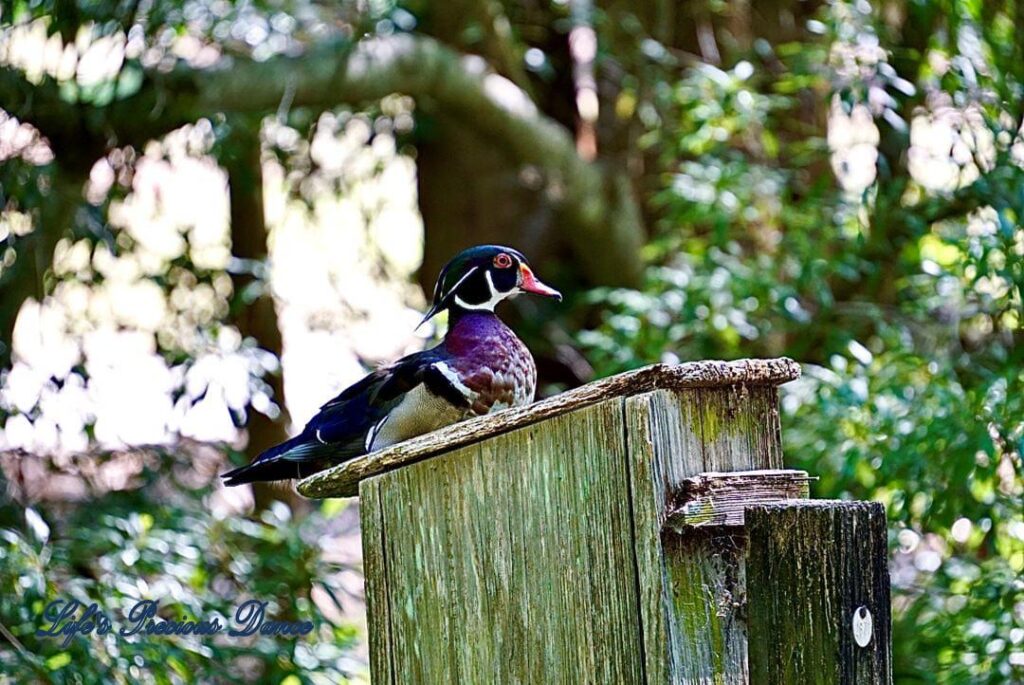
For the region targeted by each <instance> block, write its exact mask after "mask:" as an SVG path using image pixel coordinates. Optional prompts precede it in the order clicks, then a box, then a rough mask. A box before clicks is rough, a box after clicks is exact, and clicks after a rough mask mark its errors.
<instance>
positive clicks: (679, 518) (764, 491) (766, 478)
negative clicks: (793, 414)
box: [665, 469, 813, 532]
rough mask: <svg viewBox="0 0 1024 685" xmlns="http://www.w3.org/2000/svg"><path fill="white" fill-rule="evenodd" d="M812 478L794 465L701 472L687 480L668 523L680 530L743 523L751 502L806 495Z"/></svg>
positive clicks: (684, 481) (679, 491)
mask: <svg viewBox="0 0 1024 685" xmlns="http://www.w3.org/2000/svg"><path fill="white" fill-rule="evenodd" d="M811 480H813V479H812V478H811V477H810V476H808V475H807V472H806V471H797V470H793V469H780V470H771V469H762V470H757V471H732V472H728V471H726V472H709V473H701V474H698V475H696V476H694V477H692V478H686V479H684V480H683V482H682V485H681V486H680V488H679V490H678V492H677V494H676V495H675V497H674V499H673V501H672V503H671V504H670V509H671V511H670V513H669V516H668V521H667V522H666V524H665V525H666V526H668V527H669V528H673V529H675V530H677V531H680V532H685V531H686V530H687V529H690V528H713V527H716V526H742V525H743V523H744V519H743V511H744V509H745V508H746V507H747V506H750V505H752V504H768V503H770V502H776V501H779V500H787V499H801V498H806V497H807V495H808V493H809V490H810V488H809V486H808V484H809V483H810V481H811Z"/></svg>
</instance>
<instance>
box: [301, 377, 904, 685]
mask: <svg viewBox="0 0 1024 685" xmlns="http://www.w3.org/2000/svg"><path fill="white" fill-rule="evenodd" d="M798 375H799V367H798V366H797V365H796V364H795V363H794V362H793V361H791V360H789V359H771V360H743V361H735V362H695V363H688V364H680V365H675V366H668V365H656V366H651V367H647V368H643V369H639V370H637V371H632V372H629V373H625V374H621V375H618V376H614V377H611V378H606V379H603V380H600V381H596V382H594V383H591V384H589V385H586V386H583V387H581V388H577V389H575V390H572V391H570V392H567V393H564V394H561V395H557V396H555V397H552V398H550V399H546V400H543V401H540V402H537V403H536V404H533V405H531V406H529V407H523V408H516V409H508V410H504V411H501V412H499V413H496V414H493V415H490V416H486V417H481V418H478V419H473V420H470V421H466V422H463V423H460V424H456V425H453V426H450V427H448V428H446V429H443V430H440V431H437V432H435V433H432V434H429V435H425V436H421V437H419V438H416V439H413V440H410V441H407V442H405V443H402V444H399V445H395V446H393V447H390V448H387V449H384V450H382V451H379V452H376V453H373V454H369V455H366V456H364V457H360V458H357V459H354V460H352V461H349V462H347V463H344V464H341V465H339V466H337V467H335V468H333V469H331V470H328V471H325V472H322V473H319V474H316V475H314V476H312V477H309V478H307V479H305V480H303V481H302V482H301V483H300V484H299V490H300V492H302V493H303V494H305V495H306V496H309V497H347V496H352V495H357V494H358V495H359V498H360V507H361V517H362V535H363V551H364V568H365V575H366V595H367V604H368V612H369V629H370V649H371V671H372V677H373V681H374V682H375V683H389V684H391V683H394V684H396V685H398V684H404V683H427V684H434V683H524V684H529V685H536V684H541V683H572V684H574V685H575V684H576V683H613V684H618V683H652V684H653V683H748V682H749V683H888V682H890V679H891V676H890V632H889V631H890V619H889V581H888V572H887V564H886V560H887V554H886V529H885V515H884V512H883V510H882V507H881V506H880V505H877V504H867V503H858V502H825V501H815V500H809V499H806V498H807V495H808V481H809V480H810V478H809V477H808V475H807V474H806V473H804V472H800V471H793V470H786V469H785V468H784V463H783V453H782V443H781V435H780V426H779V401H778V386H779V385H780V384H782V383H785V382H787V381H790V380H793V379H795V378H797V377H798Z"/></svg>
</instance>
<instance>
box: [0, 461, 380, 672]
mask: <svg viewBox="0 0 1024 685" xmlns="http://www.w3.org/2000/svg"><path fill="white" fill-rule="evenodd" d="M108 466H109V464H108ZM194 466H195V465H194V464H189V463H186V461H185V458H183V456H181V455H179V456H176V457H175V456H170V455H168V454H160V455H158V459H156V460H155V461H151V463H147V465H146V467H145V468H144V469H142V470H141V472H140V473H139V474H138V475H137V477H136V478H135V479H134V480H133V481H132V483H131V487H128V488H125V489H121V490H114V491H110V492H107V493H105V494H103V495H102V496H97V497H94V498H90V499H88V500H86V501H85V502H84V503H81V504H68V503H67V502H51V503H49V505H47V504H45V503H44V504H37V505H35V507H31V506H30V507H22V506H17V505H15V504H14V503H13V502H11V503H5V504H3V505H2V506H0V616H3V625H4V628H5V629H6V631H8V632H6V633H5V639H2V640H0V663H3V669H2V672H0V682H3V683H32V682H52V683H83V682H85V683H228V682H238V680H239V679H241V680H245V681H257V680H258V681H259V682H274V683H282V682H287V683H292V682H308V683H339V682H349V678H351V677H352V676H353V675H358V674H359V672H360V670H361V668H362V667H361V666H360V664H359V663H358V662H357V661H354V660H353V659H352V658H351V656H350V652H351V649H352V647H353V646H354V644H355V643H356V640H357V634H358V633H357V631H356V628H355V626H354V625H352V624H349V623H344V622H342V623H337V624H335V623H332V622H331V621H329V620H328V619H326V618H324V616H323V614H322V613H321V611H320V610H319V609H318V608H317V607H316V606H315V605H314V603H313V600H312V599H311V597H310V591H311V589H312V588H320V589H322V590H324V594H325V595H326V596H327V597H330V598H333V600H334V601H335V602H337V601H338V599H337V597H338V595H339V594H340V593H342V592H343V590H342V589H341V588H340V587H338V586H337V585H336V580H337V573H338V572H339V571H340V570H341V567H340V566H339V565H338V564H336V563H330V562H327V561H325V560H324V559H323V557H322V553H321V551H320V547H319V544H318V543H319V542H320V540H321V538H322V537H323V536H324V535H325V533H326V532H327V529H328V526H329V524H330V522H331V520H332V517H333V516H335V515H336V514H337V513H338V507H337V506H336V504H337V503H328V504H325V506H324V508H323V509H322V510H321V511H320V512H316V513H313V514H311V515H309V516H306V517H304V518H302V519H301V520H296V519H293V518H292V514H291V510H290V509H289V508H288V506H287V505H285V504H284V503H282V502H275V503H273V505H272V506H270V507H269V508H268V509H266V510H264V511H263V512H262V513H261V514H260V515H259V517H258V518H255V519H251V518H245V517H241V516H238V515H237V513H233V512H231V511H230V507H228V508H225V505H224V503H223V502H221V504H220V506H219V507H218V506H214V505H213V504H212V497H213V495H214V487H213V485H212V484H211V483H210V482H209V480H208V479H209V476H210V475H212V474H211V473H206V474H205V479H202V478H198V476H197V473H196V470H195V468H194ZM103 468H104V465H103V464H98V465H97V469H98V470H102V469H103ZM204 481H205V482H204ZM2 485H4V486H6V487H10V485H9V484H7V483H2ZM218 489H219V486H218ZM253 598H255V599H259V600H261V601H267V600H269V604H268V606H267V608H266V613H265V619H266V620H267V621H270V620H284V621H312V622H313V624H314V631H313V632H312V633H311V634H309V635H307V636H304V637H290V638H285V637H275V636H263V635H258V636H253V637H229V636H228V635H227V631H228V630H229V629H231V628H235V627H238V624H237V623H235V622H234V617H235V610H236V609H237V607H238V606H239V605H241V604H242V603H243V602H244V601H246V600H248V599H253ZM55 599H65V600H72V599H73V600H78V601H79V602H82V603H83V604H84V605H85V606H88V605H90V604H92V603H94V602H95V603H96V604H97V605H98V607H99V610H100V611H101V612H102V613H104V614H105V615H106V617H107V618H108V619H109V620H110V622H111V624H112V628H113V629H112V631H111V632H110V633H108V634H107V635H104V636H100V635H97V633H96V632H95V631H94V632H92V633H91V634H89V635H87V636H81V635H76V636H75V637H74V638H73V639H71V640H70V644H68V645H67V647H64V646H63V645H62V643H63V641H64V637H63V636H62V637H56V638H55V637H37V636H36V634H35V633H36V630H38V629H41V628H43V627H45V626H44V625H43V622H41V620H40V616H41V615H42V613H43V609H44V608H45V607H46V605H47V604H48V603H49V602H51V601H53V600H55ZM142 599H157V600H159V607H160V610H159V613H158V617H159V619H164V620H176V621H207V620H212V619H214V618H218V619H219V621H220V623H221V625H223V626H225V628H224V629H223V630H222V631H221V632H220V633H219V634H218V635H217V636H215V637H209V636H203V637H199V636H193V637H184V636H155V635H151V636H144V635H136V636H131V637H119V636H117V632H118V631H119V630H120V629H121V628H129V629H130V628H131V626H132V625H133V624H132V623H131V622H130V621H129V620H128V618H127V615H128V612H129V610H130V609H131V607H132V606H134V605H135V603H136V602H138V601H139V600H142ZM339 606H340V605H339ZM82 614H83V611H82V610H79V612H78V618H81V617H82ZM46 625H49V624H46ZM7 635H10V637H7ZM289 678H290V679H289ZM295 678H299V680H295Z"/></svg>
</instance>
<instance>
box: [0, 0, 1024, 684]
mask: <svg viewBox="0 0 1024 685" xmlns="http://www.w3.org/2000/svg"><path fill="white" fill-rule="evenodd" d="M1022 13H1024V9H1022V7H1021V5H1020V3H1016V2H1003V1H1001V0H994V1H992V2H989V1H986V2H983V3H982V2H976V1H968V0H887V1H882V0H878V1H875V2H872V1H869V0H856V1H855V2H846V1H845V0H832V1H831V2H821V1H818V0H802V1H801V0H768V1H766V2H757V3H753V2H749V1H746V0H744V1H740V2H729V3H726V2H722V1H721V0H687V1H686V2H675V1H673V0H641V1H639V2H620V1H617V0H609V1H607V2H593V1H591V0H521V1H513V0H446V1H445V2H427V1H426V0H412V1H410V2H395V1H393V0H338V1H336V2H323V1H318V0H237V1H235V0H88V1H87V0H14V1H13V2H5V3H3V5H2V15H0V22H2V25H0V422H2V434H0V451H2V459H0V462H2V466H3V472H2V473H3V475H2V478H3V481H4V482H3V483H2V484H0V486H2V488H3V494H2V495H0V545H2V546H0V663H2V664H3V667H2V669H0V682H4V683H7V682H10V683H28V682H59V683H63V682H84V683H99V682H126V683H127V682H153V683H178V682H183V683H192V682H204V683H205V682H228V681H231V682H234V681H237V680H258V681H260V682H271V683H285V684H286V685H298V684H299V683H320V682H324V683H326V682H331V683H334V682H340V681H345V680H347V679H351V680H352V681H357V682H358V681H364V680H365V679H366V665H365V661H366V645H365V640H366V637H365V619H364V616H363V604H362V585H361V581H362V578H361V574H360V563H361V562H360V547H359V531H358V503H357V502H355V501H346V500H330V501H325V502H308V501H304V500H302V499H301V498H299V497H298V496H296V495H294V494H293V493H291V492H290V490H289V489H288V488H276V489H274V488H263V487H261V488H258V489H256V490H255V491H253V490H250V489H249V488H248V487H245V488H233V489H230V490H225V489H224V488H222V487H221V486H220V485H219V484H218V483H217V479H216V474H217V473H219V472H222V471H223V470H225V469H227V468H228V467H229V466H230V465H231V464H241V463H244V462H246V461H247V460H248V459H249V458H251V457H252V456H253V455H254V454H256V453H258V452H259V451H260V450H262V449H263V448H265V447H267V446H269V445H271V444H274V443H276V442H278V441H280V440H283V439H284V438H285V437H287V436H288V435H289V434H290V433H293V432H295V431H297V430H298V429H300V428H301V426H302V425H303V423H304V422H305V421H306V420H307V419H308V418H309V417H310V416H311V415H312V414H313V413H314V412H315V410H316V408H317V407H318V406H319V405H320V404H321V403H322V402H324V401H326V400H327V399H329V398H331V397H332V396H333V395H334V394H336V393H337V392H338V391H340V390H341V389H342V388H344V387H345V386H346V385H348V384H349V383H351V382H353V381H355V380H356V379H358V378H359V377H360V376H361V375H362V374H363V373H364V372H365V371H366V370H367V369H369V368H372V367H373V366H374V365H376V364H378V363H380V362H383V361H387V360H390V359H393V358H395V357H397V356H398V355H400V354H402V353H405V352H409V351H412V350H416V349H420V348H422V347H423V346H425V345H427V344H429V343H430V342H431V340H432V339H433V338H435V337H436V336H437V335H438V334H439V333H443V322H441V323H440V324H439V325H438V328H437V329H429V327H425V328H424V329H421V330H420V331H419V332H418V333H417V332H414V327H415V325H416V322H417V321H418V318H419V313H420V312H421V311H422V310H423V309H424V307H425V305H426V299H425V296H424V289H425V288H426V289H427V291H426V292H429V287H430V286H431V285H432V282H433V279H434V278H435V277H436V274H437V272H438V270H439V268H440V266H441V265H442V264H443V263H444V262H445V261H446V260H447V259H448V258H449V257H450V256H452V255H453V254H454V253H455V252H456V251H457V250H459V249H460V248H462V247H465V246H468V245H471V244H476V243H485V242H498V243H506V244H509V245H512V246H515V247H517V248H519V249H520V250H522V251H523V252H525V253H526V254H527V255H528V256H529V258H530V259H531V261H532V263H533V265H534V267H535V269H536V270H537V273H538V274H539V275H540V276H541V277H542V278H544V279H545V280H546V281H548V282H550V283H552V284H553V285H555V286H556V287H558V288H559V289H561V290H562V291H563V292H564V293H566V294H567V296H568V297H567V301H566V302H565V303H564V304H562V305H560V306H556V305H549V303H541V302H538V301H536V300H535V299H532V300H528V299H526V298H520V299H519V300H516V301H514V302H513V303H511V304H507V305H505V310H504V312H503V315H504V316H505V317H506V319H507V320H509V321H510V322H511V323H512V324H513V325H514V327H515V328H516V329H517V330H518V331H519V332H520V334H521V336H522V337H523V338H524V339H525V340H526V341H527V343H528V344H529V346H530V347H531V349H533V350H534V353H535V355H536V356H537V358H538V364H539V367H540V374H541V394H550V393H553V392H557V391H559V390H562V389H565V388H568V387H572V386H575V385H578V384H580V383H584V382H586V381H588V380H591V379H593V378H597V377H601V376H605V375H608V374H612V373H616V372H619V371H623V370H626V369H629V368H634V367H636V366H640V365H643V364H648V363H651V362H657V361H668V362H676V361H685V360H690V359H704V358H726V359H728V358H736V357H746V356H777V355H789V356H791V357H793V358H795V359H797V360H798V361H800V362H801V363H802V364H804V378H803V379H802V380H800V381H799V382H797V383H793V384H790V385H789V386H786V387H785V388H784V389H783V409H784V413H783V417H782V421H783V433H784V442H785V450H786V455H787V461H788V463H789V465H791V466H793V467H798V468H803V469H807V470H808V471H810V472H811V473H812V474H815V475H818V476H820V480H819V481H818V482H817V484H816V485H815V486H814V494H815V496H817V497H851V498H858V499H871V500H875V501H879V502H882V503H883V504H884V505H885V506H886V508H887V512H888V516H889V521H890V546H891V552H892V563H891V568H892V578H893V599H894V623H895V625H894V629H895V639H894V646H893V648H894V659H895V676H896V680H897V682H899V683H1008V682H1009V683H1014V682H1016V683H1020V682H1024V513H1022V499H1024V476H1022V463H1021V451H1022V445H1024V392H1022V391H1024V371H1022V365H1021V362H1022V358H1024V345H1022V344H1021V343H1022V340H1024V333H1022V299H1021V297H1022V287H1024V229H1022V228H1021V217H1022V215H1024V138H1022V130H1021V126H1022V123H1024V98H1022V96H1024V32H1021V31H1020V30H1019V29H1018V27H1019V26H1020V25H1021V23H1022V22H1024V16H1022ZM58 596H64V597H73V598H76V599H79V600H82V601H84V602H86V603H90V602H93V601H95V602H98V603H99V604H100V606H101V608H103V609H104V610H106V611H107V613H108V615H109V616H111V618H113V619H114V620H115V623H117V622H118V621H119V620H120V616H121V612H122V611H123V610H124V609H125V608H126V607H127V606H130V605H131V604H133V603H134V601H135V599H138V598H143V597H145V598H160V600H161V606H162V611H161V615H162V616H163V617H165V618H181V617H193V618H195V617H204V616H208V615H212V614H214V613H215V612H220V614H221V615H222V616H224V615H228V614H230V612H231V608H232V607H234V606H236V605H237V604H238V602H239V600H240V599H241V598H243V597H250V596H255V597H257V598H260V599H270V600H271V606H270V607H269V609H268V613H269V614H270V615H271V616H274V617H279V618H285V619H289V618H290V619H294V620H297V619H305V618H312V619H313V620H315V621H316V622H317V626H318V627H317V633H316V635H314V636H311V637H310V638H307V639H300V640H295V641H288V640H279V639H273V638H252V639H249V640H246V641H238V640H198V639H188V638H177V639H162V640H151V641H141V640H139V641H135V642H131V641H126V640H116V639H114V638H113V637H112V636H108V637H106V638H104V637H99V636H95V635H93V636H90V637H86V638H79V639H77V640H75V641H74V642H72V643H71V644H70V645H69V646H67V647H62V646H61V645H60V643H59V642H58V641H54V640H40V639H38V638H36V637H34V632H35V630H36V629H37V628H38V627H40V626H39V619H38V616H39V614H40V612H41V610H42V608H43V606H44V605H45V603H46V602H48V601H49V600H51V599H53V598H55V597H58Z"/></svg>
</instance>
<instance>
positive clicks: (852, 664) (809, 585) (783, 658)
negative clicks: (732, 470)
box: [746, 500, 892, 685]
mask: <svg viewBox="0 0 1024 685" xmlns="http://www.w3.org/2000/svg"><path fill="white" fill-rule="evenodd" d="M746 516H747V530H748V534H749V545H750V553H749V557H748V559H747V578H748V583H747V585H748V598H749V605H750V606H749V619H748V621H749V626H750V630H751V634H752V635H757V636H758V639H756V640H752V641H751V644H750V676H751V682H753V683H757V684H758V685H776V684H779V685H782V684H788V683H808V684H809V685H815V684H819V683H820V684H823V685H824V684H825V683H828V684H829V685H832V684H835V685H853V684H856V685H868V684H871V685H874V684H882V685H885V684H888V683H891V682H892V672H891V654H890V651H891V642H890V641H891V632H890V630H891V628H890V608H889V607H890V605H889V572H888V567H887V562H888V555H887V553H886V525H885V510H884V509H883V507H882V505H881V504H878V503H875V502H834V501H826V500H820V501H813V500H803V501H794V502H783V503H777V504H768V505H757V506H752V507H750V508H749V509H748V511H747V514H746ZM862 606H863V607H866V608H867V610H868V611H870V613H871V618H872V624H873V630H872V635H871V641H870V642H869V643H868V644H867V645H866V646H864V647H860V646H858V645H857V644H856V643H855V641H854V636H853V627H852V626H853V615H854V612H855V611H857V609H858V608H859V607H862Z"/></svg>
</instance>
